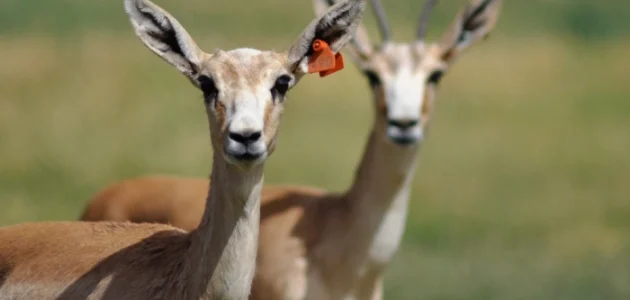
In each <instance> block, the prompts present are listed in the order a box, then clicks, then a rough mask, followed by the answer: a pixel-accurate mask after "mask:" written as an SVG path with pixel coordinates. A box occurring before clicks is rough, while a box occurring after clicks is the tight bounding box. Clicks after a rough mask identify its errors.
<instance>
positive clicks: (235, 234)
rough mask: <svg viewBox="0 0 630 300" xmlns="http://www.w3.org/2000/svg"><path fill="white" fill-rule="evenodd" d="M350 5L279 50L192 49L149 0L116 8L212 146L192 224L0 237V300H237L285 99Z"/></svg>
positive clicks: (23, 229) (352, 20)
mask: <svg viewBox="0 0 630 300" xmlns="http://www.w3.org/2000/svg"><path fill="white" fill-rule="evenodd" d="M364 2H365V1H364V0H349V1H345V2H343V3H339V4H338V5H335V6H334V7H332V8H331V9H330V10H329V11H328V12H327V13H326V14H325V15H324V16H322V17H321V18H316V19H315V20H314V21H313V22H311V24H310V25H309V26H308V27H306V29H305V30H304V31H303V33H302V35H301V36H300V37H299V38H298V39H297V41H296V42H295V43H294V44H293V46H291V47H290V49H289V50H288V52H286V53H275V52H268V51H259V50H254V49H249V48H241V49H236V50H231V51H221V50H217V51H216V52H215V53H213V54H208V53H205V52H203V51H202V50H201V49H200V48H199V47H198V46H197V44H196V43H195V42H194V41H193V40H192V38H191V37H190V36H189V35H188V33H187V32H186V31H185V30H184V28H183V27H182V26H181V25H180V23H179V22H178V21H177V20H176V19H175V18H173V17H172V16H171V15H170V14H168V13H167V12H166V11H164V10H162V9H161V8H159V7H158V6H156V5H155V4H153V3H151V2H150V1H149V0H125V2H124V4H125V10H126V12H127V14H128V15H129V18H130V20H131V23H132V25H133V27H134V29H135V32H136V35H137V36H138V37H139V38H140V40H141V41H142V42H143V43H144V44H145V46H147V47H148V48H149V49H151V50H152V51H153V52H154V53H156V54H157V55H159V56H160V57H162V58H163V59H164V60H166V61H167V62H168V63H170V64H171V65H173V66H174V67H175V68H176V69H178V70H179V71H180V72H181V73H183V74H184V75H185V76H186V77H187V78H188V79H189V80H190V81H191V82H192V83H193V85H195V86H196V87H198V88H200V89H201V90H202V91H203V94H204V103H205V106H204V107H205V110H206V112H207V115H208V121H209V127H210V139H211V141H212V149H213V153H214V155H213V157H214V159H213V163H212V173H211V178H212V181H213V183H214V187H213V188H212V190H211V191H210V192H208V193H207V200H206V203H205V210H204V214H203V217H202V221H201V225H199V228H197V229H196V230H194V231H192V232H190V233H186V232H184V231H182V230H180V229H177V228H175V227H171V226H167V225H160V224H132V223H90V222H57V223H55V222H51V223H31V224H22V225H15V226H10V227H4V228H0V298H1V299H116V300H120V299H247V297H248V295H249V294H250V289H251V281H252V277H253V276H254V267H255V257H256V248H257V240H258V231H259V229H258V227H259V217H260V209H259V208H260V189H261V188H262V183H263V165H264V162H265V160H266V158H267V157H268V156H269V155H270V154H271V153H272V152H273V150H274V147H275V144H276V135H277V129H278V125H279V122H280V116H281V113H282V110H283V105H284V100H285V95H286V92H287V91H288V90H289V89H290V88H292V87H293V86H294V85H295V84H296V83H297V82H298V81H299V79H300V78H301V77H302V76H303V75H305V74H306V73H307V71H308V70H309V69H308V67H307V66H308V65H309V61H310V60H311V57H312V55H313V53H314V52H313V50H312V48H311V45H313V44H314V42H315V41H316V40H320V41H319V42H320V43H321V42H322V41H323V42H326V43H327V44H328V45H329V46H330V49H331V51H332V53H336V52H338V51H339V50H340V49H341V48H342V47H343V46H344V44H345V43H346V42H347V41H348V40H349V39H350V38H351V37H352V35H353V33H354V30H355V29H356V26H357V25H358V23H359V22H360V19H361V16H362V15H363V11H364V7H365V3H364Z"/></svg>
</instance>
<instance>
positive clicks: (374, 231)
mask: <svg viewBox="0 0 630 300" xmlns="http://www.w3.org/2000/svg"><path fill="white" fill-rule="evenodd" d="M377 126H378V124H376V126H375V128H374V129H373V130H372V132H371V134H370V137H369V140H368V143H367V146H366V148H365V152H364V154H363V157H362V159H361V163H360V165H359V167H358V170H357V173H356V175H355V179H354V183H353V184H352V187H351V188H350V190H349V191H348V192H347V194H346V197H345V198H346V201H347V202H348V206H349V208H350V214H351V215H350V218H351V223H350V227H349V230H350V231H351V232H350V233H349V236H352V237H353V238H352V240H353V243H354V245H355V246H356V247H363V248H362V249H366V250H367V251H368V253H367V255H368V256H369V257H370V259H371V260H373V261H375V262H378V263H379V264H381V263H382V264H386V263H387V262H388V261H389V260H390V259H391V256H392V255H393V254H394V253H395V252H396V250H397V248H398V245H399V243H400V240H401V238H402V234H403V231H404V225H405V219H406V216H407V210H408V202H409V195H410V189H411V182H412V179H413V175H414V171H415V162H416V157H417V155H416V154H417V152H418V149H419V147H420V146H419V145H409V146H399V145H395V144H393V143H392V142H390V141H389V140H388V139H387V137H386V136H385V134H384V133H382V132H379V130H378V127H377ZM364 251H365V250H364Z"/></svg>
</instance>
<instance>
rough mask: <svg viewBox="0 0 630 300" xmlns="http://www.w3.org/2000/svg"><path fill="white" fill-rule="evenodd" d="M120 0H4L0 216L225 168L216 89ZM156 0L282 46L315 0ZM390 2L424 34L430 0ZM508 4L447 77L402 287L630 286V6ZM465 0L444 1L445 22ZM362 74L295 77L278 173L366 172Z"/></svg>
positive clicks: (5, 218) (585, 291) (207, 40)
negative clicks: (189, 77)
mask: <svg viewBox="0 0 630 300" xmlns="http://www.w3.org/2000/svg"><path fill="white" fill-rule="evenodd" d="M119 2H122V1H108V2H105V1H103V0H100V1H92V2H90V3H88V2H83V1H76V0H58V1H44V0H37V1H18V0H4V1H2V3H0V207H2V209H1V210H0V224H2V225H6V224H14V223H18V222H24V221H35V220H68V219H75V218H76V217H77V216H78V214H79V212H80V210H81V209H82V207H83V204H84V203H85V201H86V200H87V199H89V197H90V196H91V194H92V193H94V192H95V191H97V190H98V189H99V188H100V187H103V186H104V185H106V184H107V183H109V182H111V181H114V180H118V179H122V178H127V177H132V176H137V175H142V174H147V173H170V174H180V175H191V176H207V173H208V171H209V166H210V157H211V155H210V153H209V151H210V147H209V138H208V132H207V124H206V123H207V121H206V117H205V113H204V111H203V108H202V100H201V96H200V95H199V93H198V92H197V91H195V90H194V89H193V88H191V86H190V84H189V83H188V82H187V81H186V80H185V79H184V78H183V77H182V76H181V75H179V74H177V72H175V71H174V70H172V69H171V68H169V67H168V66H167V65H166V64H165V63H163V62H162V61H160V60H159V59H158V58H156V57H155V56H154V55H151V54H149V52H148V50H146V49H145V48H144V47H143V46H142V45H141V44H140V42H138V41H136V39H135V37H134V36H133V33H132V31H131V27H130V26H129V25H128V22H127V20H126V19H125V15H124V13H123V11H122V5H121V3H119ZM156 2H158V3H159V4H161V5H163V6H164V7H166V8H168V9H169V10H172V12H173V14H175V16H177V17H178V18H179V19H180V20H181V21H182V22H183V24H184V25H185V26H186V27H189V28H191V30H190V31H191V32H192V34H193V36H195V38H196V39H197V40H198V41H199V44H200V45H201V46H202V47H203V48H205V49H207V50H211V49H213V48H216V47H220V48H223V49H229V48H233V47H240V46H255V47H257V48H271V49H276V50H283V49H284V48H285V47H288V46H289V45H290V44H291V42H292V41H293V39H294V38H295V36H297V34H298V33H299V32H300V31H301V29H302V27H303V26H304V25H305V24H306V23H307V22H308V21H309V20H310V18H311V17H312V12H311V11H310V6H309V5H310V4H309V3H308V2H309V1H306V0H304V1H299V2H297V1H288V0H264V1H255V2H252V3H251V4H250V3H248V4H247V5H243V4H242V3H241V4H239V3H236V2H235V1H218V0H204V1H201V0H186V1H178V2H175V1H166V0H164V1H156ZM384 2H386V6H387V8H388V10H389V11H390V19H391V20H392V23H393V24H395V26H394V28H395V29H396V30H397V31H398V32H397V33H399V34H398V35H397V37H403V36H404V34H409V33H410V32H412V31H413V20H414V19H415V16H416V12H417V11H411V10H410V9H409V7H414V9H415V8H419V7H420V5H419V4H416V3H415V1H411V0H401V1H394V0H392V1H384ZM390 2H391V3H390ZM506 2H508V3H506V5H505V14H504V16H503V19H502V20H501V22H500V23H499V25H498V30H497V32H496V33H495V34H493V36H492V38H490V39H488V40H487V41H486V42H485V43H483V44H480V45H478V46H476V47H475V48H474V50H472V51H470V52H469V53H466V55H465V56H464V57H463V58H462V59H461V60H460V61H459V62H458V63H457V65H456V66H455V67H454V68H453V69H452V70H451V71H450V72H449V74H448V75H447V76H446V77H445V79H444V81H443V84H442V86H441V90H440V93H439V95H438V109H437V111H436V116H435V117H434V122H433V124H432V128H431V132H430V135H429V137H428V139H427V141H426V143H425V145H424V147H423V150H422V153H421V156H422V157H421V159H420V162H419V167H418V173H417V175H416V179H415V181H414V189H413V195H412V198H413V199H412V203H411V215H410V218H409V222H408V227H407V231H406V235H405V239H404V246H403V248H402V249H401V251H400V253H399V255H398V256H397V258H396V260H395V262H394V264H393V265H392V266H391V268H390V269H389V271H388V277H387V285H386V299H554V300H556V299H572V300H573V299H630V154H629V151H628V149H630V118H629V117H628V115H629V113H630V84H628V80H629V75H628V74H629V73H628V67H629V66H630V55H628V53H630V38H628V36H630V35H628V34H627V33H628V32H627V31H626V32H623V31H622V29H620V27H621V28H623V26H625V28H628V26H627V25H628V24H630V23H627V22H628V21H627V20H628V19H630V18H628V17H627V12H628V11H630V10H625V11H626V18H625V19H623V18H622V19H623V20H621V19H618V18H620V17H622V16H623V11H624V9H625V8H623V7H622V8H619V7H617V6H615V5H610V4H615V3H613V2H616V1H608V2H607V3H608V4H609V5H610V7H609V6H606V5H604V4H601V3H604V2H606V1H599V2H595V1H591V2H592V3H590V2H587V1H582V0H580V1H577V0H576V1H574V2H571V1H568V0H555V1H551V0H549V1H545V0H537V1H529V2H527V1H521V2H522V3H521V2H519V3H516V1H506ZM175 3H178V4H180V5H175ZM461 3H463V1H452V2H449V3H448V4H446V5H444V6H440V9H439V10H438V11H437V13H436V16H435V22H433V24H435V25H434V26H433V27H432V36H437V35H438V34H439V32H440V29H441V28H442V27H443V25H445V24H446V23H448V21H450V18H451V17H452V16H453V15H454V13H455V10H456V6H457V5H458V4H461ZM525 3H531V5H526V4H525ZM616 3H617V4H619V5H621V6H624V5H625V7H627V6H628V4H627V2H623V3H622V2H621V1H618V2H616ZM390 6H391V7H390ZM18 16H22V17H21V18H18ZM589 17H593V18H589ZM580 20H590V21H589V22H587V23H586V25H585V23H584V22H582V21H580ZM368 21H369V22H370V23H369V24H370V27H371V28H373V26H371V24H372V22H371V20H368ZM624 22H626V23H624ZM588 24H593V26H588ZM591 27H593V28H591ZM364 81H365V80H364V79H363V78H362V77H361V76H360V74H359V73H358V72H357V71H356V70H354V68H352V67H350V68H348V69H347V70H346V71H344V72H341V73H339V75H335V76H331V77H327V78H325V79H319V78H317V77H310V78H307V79H305V80H304V81H303V82H302V83H301V84H300V85H299V86H298V87H297V88H296V89H295V90H294V91H292V92H291V94H290V99H289V100H288V103H287V110H286V113H285V116H284V119H283V123H282V132H281V136H280V143H279V146H278V150H277V151H276V152H275V153H274V155H273V156H272V157H271V158H270V160H269V163H268V165H267V169H266V180H267V182H269V183H299V184H309V185H314V186H319V187H324V188H328V189H330V190H335V191H338V190H342V189H344V188H345V187H347V186H348V184H349V182H350V180H351V178H352V175H353V173H354V166H355V165H356V163H357V162H358V159H359V156H360V154H361V151H362V148H363V145H364V142H365V137H366V134H367V132H368V130H369V128H370V125H371V107H370V103H371V99H370V98H369V93H368V90H367V84H366V83H365V82H364Z"/></svg>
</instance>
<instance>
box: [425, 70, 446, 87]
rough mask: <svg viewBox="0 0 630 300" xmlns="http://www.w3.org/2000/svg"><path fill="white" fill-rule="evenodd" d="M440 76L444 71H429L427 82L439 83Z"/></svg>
mask: <svg viewBox="0 0 630 300" xmlns="http://www.w3.org/2000/svg"><path fill="white" fill-rule="evenodd" d="M442 76H444V71H435V72H433V73H431V76H429V79H428V80H427V82H428V83H430V84H434V85H438V84H439V83H440V80H441V79H442Z"/></svg>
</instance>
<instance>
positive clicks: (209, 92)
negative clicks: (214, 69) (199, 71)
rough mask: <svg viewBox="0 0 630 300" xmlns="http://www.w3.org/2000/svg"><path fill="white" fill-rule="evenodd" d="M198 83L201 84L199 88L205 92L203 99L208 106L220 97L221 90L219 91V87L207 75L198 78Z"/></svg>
mask: <svg viewBox="0 0 630 300" xmlns="http://www.w3.org/2000/svg"><path fill="white" fill-rule="evenodd" d="M197 81H198V82H199V87H200V88H201V91H202V92H203V99H204V102H206V104H208V103H210V102H211V101H213V100H215V99H216V98H217V96H218V95H219V89H217V86H216V84H215V83H214V80H212V78H210V77H208V76H206V75H201V76H199V77H198V78H197Z"/></svg>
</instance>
